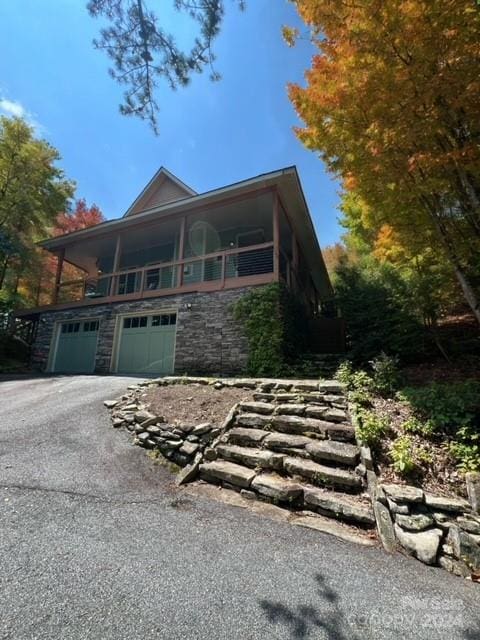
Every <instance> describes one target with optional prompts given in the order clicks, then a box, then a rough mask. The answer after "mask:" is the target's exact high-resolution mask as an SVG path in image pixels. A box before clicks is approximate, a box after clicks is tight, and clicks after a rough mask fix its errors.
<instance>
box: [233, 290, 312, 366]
mask: <svg viewBox="0 0 480 640" xmlns="http://www.w3.org/2000/svg"><path fill="white" fill-rule="evenodd" d="M233 316H234V318H235V320H237V321H238V322H240V323H241V324H242V326H243V329H244V331H245V335H246V337H247V340H248V363H247V373H248V374H249V375H255V376H280V375H282V374H283V373H285V372H286V371H288V370H289V368H290V363H291V361H293V359H294V358H296V357H298V355H299V353H301V352H302V351H303V350H304V346H305V344H304V343H305V340H306V337H307V335H308V334H307V329H306V316H305V311H304V309H303V307H302V306H301V305H300V304H299V303H298V302H297V301H296V300H295V299H294V298H293V296H292V295H291V294H290V293H289V292H288V291H287V290H286V289H285V287H284V286H282V285H280V284H278V283H274V284H270V285H266V286H264V287H257V288H255V289H251V290H250V291H248V293H246V294H245V295H244V296H242V298H240V300H238V301H237V302H236V303H235V304H234V305H233Z"/></svg>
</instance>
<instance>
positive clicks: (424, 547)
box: [394, 524, 442, 564]
mask: <svg viewBox="0 0 480 640" xmlns="http://www.w3.org/2000/svg"><path fill="white" fill-rule="evenodd" d="M394 529H395V535H396V536H397V540H398V541H399V543H400V544H401V545H402V547H403V548H404V549H406V551H408V553H410V554H411V555H413V556H414V557H415V558H417V559H418V560H420V561H421V562H424V563H425V564H435V561H436V559H437V552H438V547H439V545H440V540H441V538H442V531H441V529H429V530H428V531H420V532H415V533H413V532H409V531H404V530H403V529H402V527H400V526H399V525H398V524H395V525H394Z"/></svg>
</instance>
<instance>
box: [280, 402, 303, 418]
mask: <svg viewBox="0 0 480 640" xmlns="http://www.w3.org/2000/svg"><path fill="white" fill-rule="evenodd" d="M305 407H306V405H304V404H295V403H293V402H292V403H290V404H278V405H277V406H276V407H275V413H276V414H281V415H285V416H303V414H304V413H305Z"/></svg>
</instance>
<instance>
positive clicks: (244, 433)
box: [227, 427, 269, 447]
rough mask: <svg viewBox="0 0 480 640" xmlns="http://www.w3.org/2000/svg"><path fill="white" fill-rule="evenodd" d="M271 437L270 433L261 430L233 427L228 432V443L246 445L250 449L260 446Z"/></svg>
mask: <svg viewBox="0 0 480 640" xmlns="http://www.w3.org/2000/svg"><path fill="white" fill-rule="evenodd" d="M268 435H269V432H268V431H262V430H261V429H254V428H244V427H233V428H232V429H230V431H229V432H228V435H227V438H228V442H229V443H231V444H240V445H242V444H244V445H247V446H250V447H256V446H258V445H259V444H260V443H261V442H262V441H263V440H264V439H265V438H267V437H268Z"/></svg>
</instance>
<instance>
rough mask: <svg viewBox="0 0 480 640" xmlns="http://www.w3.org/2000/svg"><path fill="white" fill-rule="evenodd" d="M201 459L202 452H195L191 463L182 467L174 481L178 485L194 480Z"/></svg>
mask: <svg viewBox="0 0 480 640" xmlns="http://www.w3.org/2000/svg"><path fill="white" fill-rule="evenodd" d="M201 461H202V454H201V453H197V454H196V456H195V458H194V460H193V462H192V464H189V465H187V466H186V467H184V468H183V469H182V470H181V471H180V473H179V474H178V475H177V479H176V483H177V485H178V486H180V485H182V484H186V483H187V482H191V481H192V480H195V478H196V477H197V475H198V470H199V468H200V463H201Z"/></svg>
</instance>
